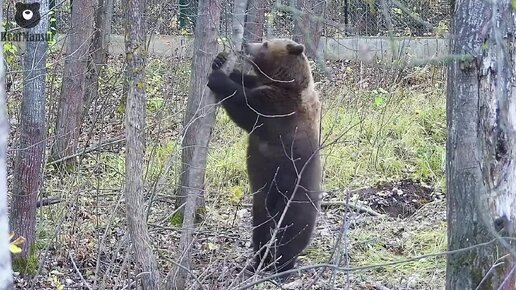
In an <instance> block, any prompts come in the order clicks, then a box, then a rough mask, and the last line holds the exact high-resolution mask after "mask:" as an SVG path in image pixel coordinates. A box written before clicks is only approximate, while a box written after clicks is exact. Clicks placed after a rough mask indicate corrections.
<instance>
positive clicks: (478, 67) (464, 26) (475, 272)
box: [446, 0, 516, 289]
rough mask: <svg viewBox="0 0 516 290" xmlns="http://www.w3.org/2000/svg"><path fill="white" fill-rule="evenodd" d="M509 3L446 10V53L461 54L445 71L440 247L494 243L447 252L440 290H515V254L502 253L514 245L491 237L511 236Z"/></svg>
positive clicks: (515, 92)
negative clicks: (444, 227)
mask: <svg viewBox="0 0 516 290" xmlns="http://www.w3.org/2000/svg"><path fill="white" fill-rule="evenodd" d="M510 2H511V1H498V2H497V1H493V2H489V1H476V0H464V1H457V2H456V3H455V7H454V10H453V11H454V14H453V19H452V31H451V41H450V51H451V54H452V55H466V56H464V57H462V58H459V59H456V60H455V61H453V62H452V63H451V64H450V65H449V68H448V92H447V95H448V101H447V115H448V142H447V164H446V165H447V168H446V183H447V191H448V193H447V199H448V248H449V250H458V249H461V248H465V247H471V246H474V245H476V244H479V243H485V242H488V241H490V240H492V239H493V238H495V237H497V238H498V239H497V241H496V242H495V243H493V244H491V245H490V246H483V247H478V248H476V249H474V250H472V251H467V252H460V253H455V254H450V255H448V261H447V268H446V289H515V288H516V284H515V283H516V280H515V279H516V278H515V277H516V276H515V273H514V267H515V263H514V259H515V257H514V256H513V255H510V254H509V255H506V254H508V253H511V252H510V251H512V253H514V250H515V247H514V245H512V246H510V245H509V243H508V242H507V241H506V240H504V239H501V238H500V236H499V235H508V236H511V237H512V238H514V237H515V232H516V224H515V220H516V211H515V210H514V209H515V208H516V168H515V164H516V136H515V135H514V134H515V132H516V119H515V114H516V87H515V85H516V84H515V83H514V82H515V81H514V77H515V75H516V73H515V67H516V66H515V65H516V59H515V58H516V49H515V46H516V43H515V39H514V38H515V32H516V31H515V24H516V21H515V18H516V15H515V10H514V9H513V8H512V7H511V3H510ZM497 232H498V233H497ZM511 247H512V248H511ZM508 248H509V249H510V250H509V249H508ZM504 255H506V256H504ZM495 264H496V267H494V265H495ZM491 267H493V269H491Z"/></svg>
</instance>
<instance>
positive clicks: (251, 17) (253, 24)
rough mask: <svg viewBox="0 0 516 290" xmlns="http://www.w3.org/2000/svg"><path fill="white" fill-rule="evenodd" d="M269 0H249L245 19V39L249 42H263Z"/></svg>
mask: <svg viewBox="0 0 516 290" xmlns="http://www.w3.org/2000/svg"><path fill="white" fill-rule="evenodd" d="M266 5H267V0H249V1H248V4H247V16H246V19H245V31H244V39H245V40H246V41H247V42H261V41H262V40H263V27H264V24H265V6H266Z"/></svg>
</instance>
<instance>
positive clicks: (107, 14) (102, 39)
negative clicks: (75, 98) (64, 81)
mask: <svg viewBox="0 0 516 290" xmlns="http://www.w3.org/2000/svg"><path fill="white" fill-rule="evenodd" d="M113 7H114V3H113V0H98V5H97V9H96V11H95V31H94V32H93V43H92V45H91V49H90V54H91V56H92V57H91V59H90V62H89V73H88V76H87V78H86V85H85V90H86V93H85V94H84V114H85V113H87V112H88V109H89V108H90V106H91V104H92V103H93V102H94V101H95V100H96V98H97V94H98V88H99V76H100V74H101V72H102V69H103V68H104V67H105V65H106V62H107V57H108V54H109V44H110V40H111V22H112V21H113ZM84 114H83V115H84Z"/></svg>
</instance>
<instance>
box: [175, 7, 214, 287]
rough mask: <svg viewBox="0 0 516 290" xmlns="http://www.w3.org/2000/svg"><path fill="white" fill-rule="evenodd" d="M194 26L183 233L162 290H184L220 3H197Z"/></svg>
mask: <svg viewBox="0 0 516 290" xmlns="http://www.w3.org/2000/svg"><path fill="white" fill-rule="evenodd" d="M198 11H199V14H198V15H199V16H198V19H197V21H196V26H195V40H194V55H193V59H192V75H191V77H190V97H189V98H188V104H187V109H186V113H185V118H184V133H183V134H184V136H183V143H182V147H183V152H182V157H181V158H182V164H183V165H182V170H181V177H180V185H181V187H180V188H179V190H178V192H179V194H178V199H177V201H176V206H177V207H180V206H181V207H183V206H184V208H183V210H182V214H181V216H182V218H183V233H182V235H181V241H180V245H179V247H180V250H181V252H180V254H179V256H180V259H179V264H180V267H177V268H176V269H173V270H172V271H170V273H169V275H168V278H167V287H166V289H178V290H181V289H184V287H185V284H186V280H187V278H188V270H187V269H190V261H191V257H190V256H191V253H190V247H191V245H192V234H193V230H194V220H195V216H196V212H197V209H198V205H199V204H201V203H202V200H203V199H202V197H203V191H204V177H205V173H206V157H207V154H208V143H209V140H210V137H211V130H212V126H213V124H214V123H215V98H214V97H213V96H212V94H211V91H210V90H209V89H208V87H206V84H207V82H208V74H209V72H210V71H211V62H212V61H213V59H214V57H215V55H216V52H217V31H218V27H219V19H220V3H219V2H218V1H217V0H199V7H198Z"/></svg>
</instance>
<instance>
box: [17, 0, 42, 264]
mask: <svg viewBox="0 0 516 290" xmlns="http://www.w3.org/2000/svg"><path fill="white" fill-rule="evenodd" d="M37 2H38V3H40V14H41V15H47V13H48V0H40V1H37ZM47 29H48V20H47V17H42V18H41V21H40V22H39V24H38V25H37V26H36V27H34V28H31V29H30V30H29V31H28V32H29V33H31V34H32V33H38V34H40V33H43V34H46V33H47ZM47 48H48V44H47V42H45V41H28V42H26V46H25V52H24V54H23V72H24V74H23V97H22V101H21V108H20V125H19V127H18V130H19V134H20V137H19V144H18V146H17V150H16V151H15V152H16V159H15V164H14V173H13V180H15V181H16V182H13V189H12V199H11V216H10V223H11V230H12V231H14V232H15V233H16V235H20V236H23V237H24V238H25V239H26V241H25V243H24V244H23V247H22V252H21V253H20V254H19V255H16V256H14V261H15V262H16V263H17V264H18V263H19V265H20V266H21V267H24V265H25V262H26V259H27V258H28V256H29V253H30V251H31V249H32V245H33V244H34V240H35V231H36V202H37V198H38V193H39V191H40V189H41V185H42V176H43V162H44V155H45V147H46V135H47V134H46V132H47V127H46V122H45V120H46V116H45V103H46V102H45V77H46V59H47ZM21 270H23V269H21Z"/></svg>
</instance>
